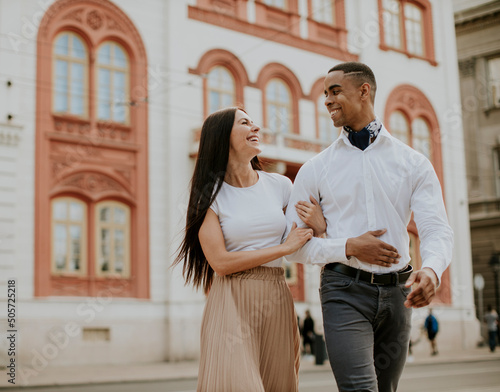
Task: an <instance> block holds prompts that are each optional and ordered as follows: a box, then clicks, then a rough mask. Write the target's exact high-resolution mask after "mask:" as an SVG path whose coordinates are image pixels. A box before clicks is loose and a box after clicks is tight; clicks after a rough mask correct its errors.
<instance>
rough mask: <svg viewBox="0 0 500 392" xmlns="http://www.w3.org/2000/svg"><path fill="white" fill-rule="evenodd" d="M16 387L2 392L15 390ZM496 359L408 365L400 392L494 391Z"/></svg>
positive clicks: (325, 378) (322, 385)
mask: <svg viewBox="0 0 500 392" xmlns="http://www.w3.org/2000/svg"><path fill="white" fill-rule="evenodd" d="M18 390H19V389H17V388H6V389H2V392H9V391H18ZM23 390H25V391H36V392H137V391H141V392H166V391H169V392H195V390H196V380H194V379H190V380H169V381H157V382H140V383H136V382H128V383H113V384H99V385H81V386H62V387H56V386H50V387H37V388H25V389H23ZM499 390H500V360H490V361H475V362H460V363H437V364H419V365H415V364H413V365H410V366H407V368H406V369H405V371H404V374H403V378H402V380H401V383H400V387H399V391H400V392H417V391H418V392H421V391H426V392H498V391H499ZM313 391H314V392H323V391H325V392H326V391H328V392H336V391H338V390H337V387H336V386H335V381H334V379H333V376H332V374H331V373H330V372H329V371H325V370H321V371H310V372H306V373H301V375H300V392H313Z"/></svg>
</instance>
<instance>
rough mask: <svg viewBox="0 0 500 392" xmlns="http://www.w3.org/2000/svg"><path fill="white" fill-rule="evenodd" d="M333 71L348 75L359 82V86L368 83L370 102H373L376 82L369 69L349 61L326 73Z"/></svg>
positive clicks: (366, 66) (361, 64) (364, 65)
mask: <svg viewBox="0 0 500 392" xmlns="http://www.w3.org/2000/svg"><path fill="white" fill-rule="evenodd" d="M333 71H342V72H344V74H346V75H349V77H351V78H353V79H355V80H356V81H357V82H359V85H360V86H361V85H362V84H363V83H368V84H369V85H370V87H371V93H370V95H371V98H372V102H374V101H375V93H376V91H377V82H376V80H375V74H374V73H373V71H372V70H371V68H370V67H369V66H368V65H366V64H363V63H358V62H355V61H350V62H346V63H340V64H337V65H336V66H335V67H333V68H330V70H329V71H328V73H330V72H333Z"/></svg>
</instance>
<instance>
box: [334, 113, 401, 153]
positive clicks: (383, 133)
mask: <svg viewBox="0 0 500 392" xmlns="http://www.w3.org/2000/svg"><path fill="white" fill-rule="evenodd" d="M377 119H378V117H375V120H377ZM375 120H374V121H375ZM374 121H372V123H373V122H374ZM379 121H380V120H379ZM370 124H371V123H370ZM381 137H385V138H392V137H393V136H392V135H391V134H390V133H389V131H388V130H387V129H386V128H385V126H384V124H382V122H380V128H379V130H378V137H377V138H376V139H375V140H374V141H373V142H372V143H370V145H371V144H373V143H377V142H378V140H379V139H380V138H381ZM340 141H343V142H344V144H346V145H347V146H352V144H351V142H350V141H349V133H348V131H346V129H345V127H344V128H342V131H341V132H340V134H339V137H338V138H337V139H336V140H335V142H334V143H333V144H338V143H340Z"/></svg>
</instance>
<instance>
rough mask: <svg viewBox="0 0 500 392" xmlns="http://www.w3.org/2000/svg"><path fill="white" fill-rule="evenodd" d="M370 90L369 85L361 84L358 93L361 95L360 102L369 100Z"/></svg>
mask: <svg viewBox="0 0 500 392" xmlns="http://www.w3.org/2000/svg"><path fill="white" fill-rule="evenodd" d="M371 89H372V87H371V86H370V84H369V83H363V84H362V85H361V86H360V88H359V91H360V93H361V99H362V100H366V99H370V92H371Z"/></svg>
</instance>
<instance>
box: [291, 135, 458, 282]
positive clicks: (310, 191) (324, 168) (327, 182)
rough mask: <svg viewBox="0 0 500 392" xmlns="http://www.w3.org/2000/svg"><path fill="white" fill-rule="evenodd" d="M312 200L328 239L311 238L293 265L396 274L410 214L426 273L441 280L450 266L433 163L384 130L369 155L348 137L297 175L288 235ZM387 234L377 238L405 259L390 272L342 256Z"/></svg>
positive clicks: (449, 241)
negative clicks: (350, 242)
mask: <svg viewBox="0 0 500 392" xmlns="http://www.w3.org/2000/svg"><path fill="white" fill-rule="evenodd" d="M309 196H313V197H314V198H315V199H316V200H318V201H319V202H320V204H321V207H322V210H323V214H324V216H325V219H326V223H327V232H326V238H313V239H311V240H310V241H309V242H308V243H306V244H305V245H304V246H303V247H302V248H301V249H300V250H299V251H297V252H295V253H294V254H292V255H289V256H286V258H287V259H288V260H289V261H294V262H298V263H305V264H316V265H325V264H328V263H333V262H341V263H344V264H346V265H349V266H351V267H354V268H360V269H362V270H365V271H369V272H373V273H388V272H393V271H399V270H401V269H403V268H405V267H406V265H407V264H408V263H409V262H410V254H409V235H408V232H407V226H408V224H409V222H410V220H411V217H412V212H413V214H414V220H415V223H416V225H417V229H418V234H419V239H420V253H421V257H422V268H423V267H429V268H431V269H433V270H434V272H435V273H436V275H437V276H438V278H439V279H441V275H442V273H443V272H444V270H445V269H446V268H447V267H448V265H449V264H450V262H451V255H452V248H453V231H452V229H451V227H450V225H449V224H448V219H447V216H446V210H445V206H444V202H443V196H442V190H441V185H440V183H439V180H438V178H437V176H436V173H435V171H434V168H433V167H432V164H431V163H430V162H429V160H428V159H427V158H426V157H425V156H423V155H422V154H420V153H419V152H417V151H415V150H413V149H412V148H410V147H409V146H407V145H406V144H404V143H403V142H401V141H399V140H398V139H396V138H394V137H393V136H391V135H390V133H389V132H388V131H387V129H385V127H382V129H381V131H380V133H379V134H378V136H377V138H376V139H375V141H374V142H373V143H372V144H370V145H369V146H368V147H367V148H366V149H365V150H364V151H362V150H360V149H358V148H357V147H354V146H352V145H351V143H350V142H349V139H348V138H347V137H346V135H345V134H344V132H341V133H340V136H339V137H338V139H337V140H336V141H334V142H333V143H332V145H331V146H330V147H328V148H327V149H326V150H324V151H323V152H321V153H320V154H318V155H317V156H315V157H314V158H312V159H310V160H309V161H307V162H306V163H305V164H304V165H303V166H302V167H301V169H300V170H299V173H298V174H297V177H296V179H295V183H294V186H293V190H292V194H291V196H290V201H289V203H288V208H287V211H286V217H287V233H288V232H289V231H290V228H291V225H292V222H296V223H297V225H298V226H302V227H303V226H304V223H303V222H302V221H301V220H300V218H299V217H298V215H297V212H296V210H295V204H296V203H297V202H298V201H300V200H307V201H309ZM379 229H387V232H386V233H385V234H384V235H382V236H381V237H379V238H380V239H381V240H382V241H384V242H386V243H388V244H390V245H392V246H394V247H395V248H396V249H397V250H398V252H399V254H400V255H401V259H400V261H399V263H398V264H393V265H391V266H390V267H382V266H378V265H373V264H369V263H366V262H362V261H360V260H358V259H357V258H355V257H350V258H349V259H348V258H347V257H346V254H345V245H346V241H347V239H348V238H352V237H357V236H359V235H362V234H364V233H366V232H367V231H372V230H379Z"/></svg>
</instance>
